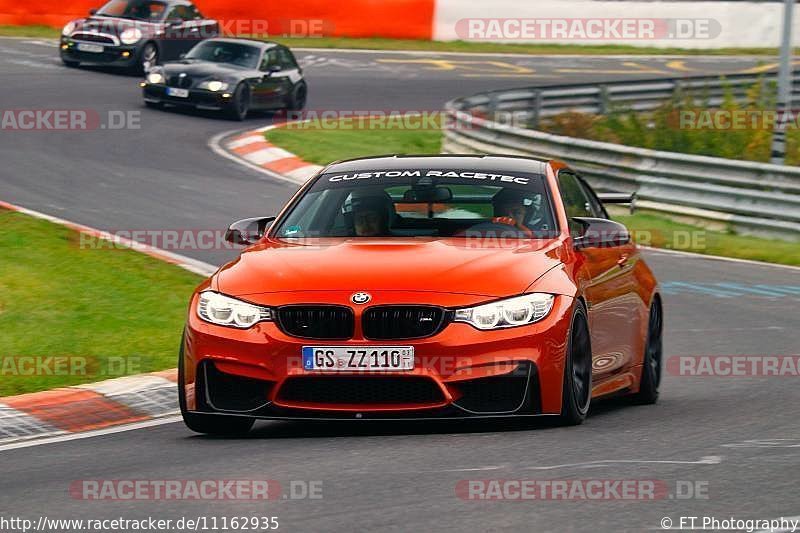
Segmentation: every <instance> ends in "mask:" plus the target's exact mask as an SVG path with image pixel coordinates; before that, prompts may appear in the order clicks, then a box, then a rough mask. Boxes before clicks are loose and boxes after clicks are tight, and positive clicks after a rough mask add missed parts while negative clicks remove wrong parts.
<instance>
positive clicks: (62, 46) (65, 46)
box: [61, 44, 69, 50]
mask: <svg viewBox="0 0 800 533" xmlns="http://www.w3.org/2000/svg"><path fill="white" fill-rule="evenodd" d="M67 48H69V45H68V44H62V45H61V49H62V50H66V49H67Z"/></svg>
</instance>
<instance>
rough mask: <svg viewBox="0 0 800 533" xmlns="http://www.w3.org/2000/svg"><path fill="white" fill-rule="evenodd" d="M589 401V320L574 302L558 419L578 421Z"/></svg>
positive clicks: (590, 348)
mask: <svg viewBox="0 0 800 533" xmlns="http://www.w3.org/2000/svg"><path fill="white" fill-rule="evenodd" d="M591 403H592V343H591V339H590V337H589V320H588V319H587V315H586V308H585V307H584V305H583V303H582V302H580V301H578V302H576V303H575V310H574V311H573V314H572V326H571V327H570V333H569V341H568V342H567V358H566V363H565V365H564V385H563V391H562V397H561V415H560V416H559V422H560V423H561V424H562V425H565V426H575V425H578V424H582V423H583V421H584V420H586V415H587V414H588V413H589V405H590V404H591Z"/></svg>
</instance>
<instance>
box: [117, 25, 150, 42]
mask: <svg viewBox="0 0 800 533" xmlns="http://www.w3.org/2000/svg"><path fill="white" fill-rule="evenodd" d="M143 35H144V34H143V33H142V30H140V29H139V28H128V29H126V30H125V31H123V32H122V33H120V34H119V40H120V42H122V44H127V45H131V44H136V43H138V42H139V41H141V40H142V37H143Z"/></svg>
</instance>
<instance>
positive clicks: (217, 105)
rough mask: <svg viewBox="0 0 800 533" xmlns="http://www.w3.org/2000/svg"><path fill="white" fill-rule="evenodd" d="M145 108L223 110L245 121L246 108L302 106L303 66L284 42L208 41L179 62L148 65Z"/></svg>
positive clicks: (303, 100) (305, 90) (144, 88)
mask: <svg viewBox="0 0 800 533" xmlns="http://www.w3.org/2000/svg"><path fill="white" fill-rule="evenodd" d="M141 87H142V92H143V96H144V102H145V104H146V105H147V106H148V107H161V106H163V105H164V104H167V105H174V106H182V107H193V108H196V109H205V110H213V111H223V112H225V113H226V114H227V115H228V116H229V117H230V118H232V119H234V120H244V119H245V118H246V117H247V114H248V113H249V112H250V111H257V110H280V109H287V110H294V111H298V110H301V109H303V108H304V107H305V105H306V96H307V95H308V87H307V85H306V82H305V79H304V78H303V70H302V69H301V68H300V66H299V65H298V64H297V60H296V59H295V57H294V55H293V54H292V52H291V51H290V50H289V49H288V48H286V47H285V46H283V45H280V44H277V43H273V42H265V41H255V40H250V39H223V38H217V39H208V40H206V41H203V42H201V43H198V44H197V45H196V46H195V47H194V48H192V49H191V50H190V51H189V53H187V54H186V55H185V56H184V57H183V58H182V59H181V60H180V61H172V62H168V63H165V64H164V65H162V66H158V67H155V68H153V69H152V70H151V71H150V72H149V73H148V74H147V76H146V79H145V81H143V82H142V83H141Z"/></svg>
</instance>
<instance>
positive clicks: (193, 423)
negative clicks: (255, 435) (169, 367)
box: [178, 334, 255, 436]
mask: <svg viewBox="0 0 800 533" xmlns="http://www.w3.org/2000/svg"><path fill="white" fill-rule="evenodd" d="M185 340H186V334H184V336H183V338H181V348H180V352H179V355H178V405H179V406H180V408H181V416H183V423H184V424H186V427H188V428H189V429H191V430H192V431H194V432H195V433H204V434H206V435H220V436H241V435H245V434H247V432H248V431H250V428H252V427H253V424H254V423H255V419H254V418H249V417H246V416H226V415H204V414H198V413H190V412H189V411H188V410H187V408H186V387H185V385H184V374H185V371H184V368H183V367H184V362H183V343H184V341H185Z"/></svg>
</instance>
